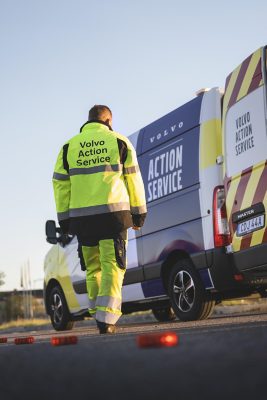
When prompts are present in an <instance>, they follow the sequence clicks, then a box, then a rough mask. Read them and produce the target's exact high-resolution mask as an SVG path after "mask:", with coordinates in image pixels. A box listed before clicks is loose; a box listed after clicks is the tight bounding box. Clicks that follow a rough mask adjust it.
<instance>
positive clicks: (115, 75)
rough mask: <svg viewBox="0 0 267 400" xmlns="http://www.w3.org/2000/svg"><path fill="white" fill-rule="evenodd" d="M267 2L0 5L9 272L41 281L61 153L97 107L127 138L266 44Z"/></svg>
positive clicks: (1, 1)
mask: <svg viewBox="0 0 267 400" xmlns="http://www.w3.org/2000/svg"><path fill="white" fill-rule="evenodd" d="M266 15H267V2H264V1H262V0H254V1H253V2H251V1H247V0H236V1H229V0H224V1H216V0H213V1H210V0H202V1H201V2H200V1H193V0H187V1H179V0H134V1H130V0H124V1H122V0H102V1H91V0H75V1H70V0H64V1H63V0H43V1H41V0H23V1H20V0H0V49H1V58H0V115H1V118H0V135H1V136H0V137H1V146H0V154H1V156H0V168H1V189H0V191H1V197H0V201H1V207H0V220H1V229H0V245H1V257H0V271H3V272H4V273H5V274H6V278H5V285H3V286H1V288H0V289H1V291H3V290H13V289H20V271H21V268H22V267H23V266H24V265H26V263H27V262H29V264H30V270H31V280H32V287H33V288H41V287H42V285H43V283H42V280H43V261H44V257H45V254H46V252H47V251H48V250H49V248H50V246H51V245H49V244H48V243H47V242H46V238H45V221H46V220H47V219H56V210H55V204H54V198H53V191H52V180H51V179H52V174H53V168H54V164H55V161H56V158H57V154H58V152H59V150H60V147H61V146H62V145H63V144H64V143H65V141H67V140H68V139H69V138H70V137H72V136H74V135H75V134H77V133H78V132H79V128H80V126H81V125H82V124H83V123H84V122H85V121H86V120H87V115H88V110H89V109H90V108H91V107H92V106H93V105H94V104H106V105H108V106H109V107H110V108H111V110H112V112H113V128H114V130H116V131H118V132H120V133H122V134H124V135H126V136H128V135H130V134H131V133H133V132H135V131H137V130H139V129H140V128H142V127H144V126H145V125H147V124H149V123H151V122H152V121H154V120H155V119H157V118H160V117H161V116H163V115H164V114H166V113H168V112H170V111H172V110H174V109H175V108H177V107H179V106H181V105H182V104H184V103H185V102H187V101H189V100H191V99H192V98H193V97H194V96H195V92H196V91H197V90H198V89H200V88H203V87H214V86H219V87H224V82H225V79H226V76H227V75H228V74H229V73H230V72H231V71H232V70H233V69H234V68H235V67H237V66H238V65H239V64H240V63H241V62H242V61H243V60H244V59H245V58H246V57H247V56H248V55H249V54H251V53H252V52H254V51H255V50H256V49H257V48H259V47H261V46H263V45H265V44H267V35H266V33H267V30H266Z"/></svg>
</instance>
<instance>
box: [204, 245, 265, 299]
mask: <svg viewBox="0 0 267 400" xmlns="http://www.w3.org/2000/svg"><path fill="white" fill-rule="evenodd" d="M264 251H265V254H267V253H266V252H267V248H265V249H264ZM251 254H252V252H251ZM236 256H237V255H235V254H226V253H225V249H224V248H223V247H222V248H217V249H213V250H209V251H207V258H209V259H211V260H212V264H211V266H210V268H209V271H210V275H211V277H212V281H213V284H214V289H215V291H216V292H220V293H227V292H235V291H236V292H237V293H239V292H241V293H242V290H244V291H246V293H248V294H249V293H253V292H256V291H260V289H262V288H267V265H262V266H260V265H259V266H257V267H252V268H247V269H241V268H240V265H238V264H237V263H236ZM242 257H243V255H242ZM254 259H255V252H254ZM254 262H255V261H254ZM235 275H238V276H239V277H240V275H241V277H243V279H242V280H238V281H237V280H236V279H235Z"/></svg>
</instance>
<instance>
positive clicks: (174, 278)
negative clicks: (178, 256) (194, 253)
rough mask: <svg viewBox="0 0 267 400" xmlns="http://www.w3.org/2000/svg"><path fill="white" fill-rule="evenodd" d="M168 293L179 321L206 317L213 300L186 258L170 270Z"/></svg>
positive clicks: (211, 309)
mask: <svg viewBox="0 0 267 400" xmlns="http://www.w3.org/2000/svg"><path fill="white" fill-rule="evenodd" d="M168 294H169V297H170V299H171V305H172V308H173V311H174V312H175V314H176V316H177V317H178V318H179V319H180V320H181V321H196V320H201V319H206V318H208V317H209V316H210V315H211V314H212V312H213V309H214V306H215V301H214V300H212V299H211V298H210V296H209V293H207V292H206V290H205V288H204V286H203V283H202V281H201V279H200V276H199V274H198V273H197V271H196V270H195V268H194V266H193V265H192V263H191V261H190V260H188V259H183V260H180V261H179V262H178V263H177V264H175V265H174V266H173V268H172V270H171V272H170V275H169V281H168Z"/></svg>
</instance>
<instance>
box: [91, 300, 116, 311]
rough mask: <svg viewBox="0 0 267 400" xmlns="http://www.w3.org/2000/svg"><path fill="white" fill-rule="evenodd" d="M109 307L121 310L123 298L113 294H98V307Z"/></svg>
mask: <svg viewBox="0 0 267 400" xmlns="http://www.w3.org/2000/svg"><path fill="white" fill-rule="evenodd" d="M98 306H99V307H108V308H112V309H113V310H119V311H120V310H121V299H117V298H115V297H112V296H98V297H97V300H96V307H98Z"/></svg>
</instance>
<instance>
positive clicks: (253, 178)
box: [233, 163, 265, 251]
mask: <svg viewBox="0 0 267 400" xmlns="http://www.w3.org/2000/svg"><path fill="white" fill-rule="evenodd" d="M264 168H265V164H262V163H261V164H257V165H255V166H254V167H253V169H252V172H251V175H250V178H249V181H248V183H247V187H246V190H245V193H244V197H243V200H242V203H241V206H240V210H244V209H245V208H248V207H251V205H252V202H253V198H254V195H255V192H256V189H257V186H258V183H259V180H260V177H261V175H262V172H263V170H264ZM242 239H243V236H236V235H235V236H234V240H233V247H234V251H239V250H240V247H241V242H242Z"/></svg>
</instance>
